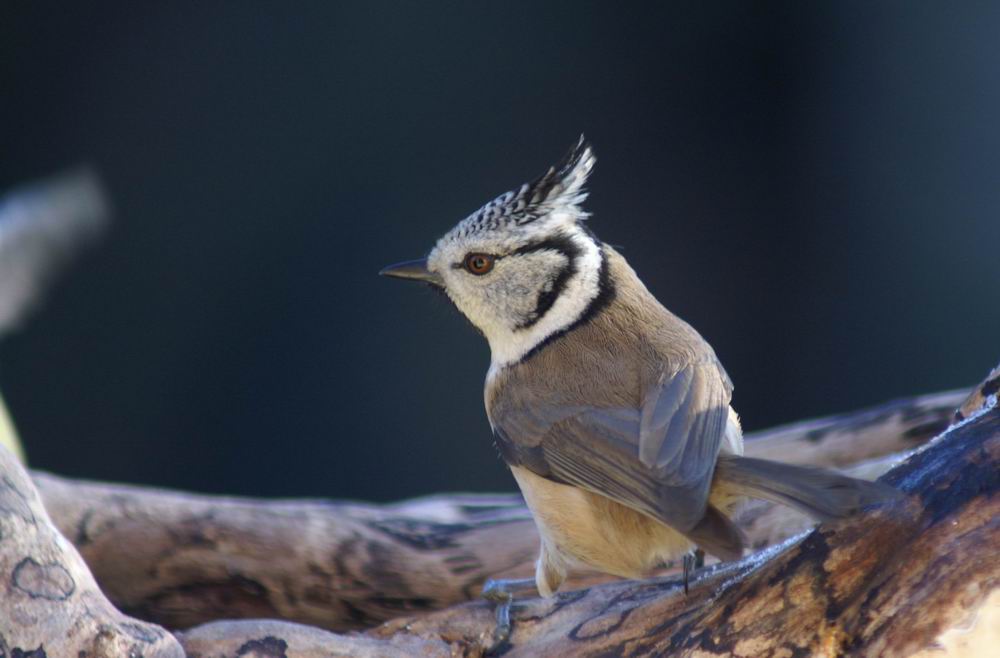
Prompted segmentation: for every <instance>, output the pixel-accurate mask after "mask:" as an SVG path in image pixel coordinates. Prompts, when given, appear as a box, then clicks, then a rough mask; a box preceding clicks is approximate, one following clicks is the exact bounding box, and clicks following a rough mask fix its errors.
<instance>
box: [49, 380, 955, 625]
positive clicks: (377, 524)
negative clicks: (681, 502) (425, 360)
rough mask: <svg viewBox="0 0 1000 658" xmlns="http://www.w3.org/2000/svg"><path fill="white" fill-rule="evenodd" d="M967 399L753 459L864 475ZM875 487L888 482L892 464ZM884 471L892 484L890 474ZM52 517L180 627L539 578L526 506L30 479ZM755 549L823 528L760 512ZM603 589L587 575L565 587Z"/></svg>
mask: <svg viewBox="0 0 1000 658" xmlns="http://www.w3.org/2000/svg"><path fill="white" fill-rule="evenodd" d="M967 394H968V392H967V391H964V392H958V393H954V392H953V393H944V394H938V395H930V396H921V397H919V398H912V399H907V400H900V401H896V402H892V403H889V404H887V405H883V406H880V407H876V408H873V409H869V410H864V411H861V412H856V413H853V414H842V415H839V416H835V417H831V418H826V419H820V420H813V421H808V422H804V423H798V424H793V425H788V426H786V427H783V428H780V429H778V430H774V431H769V432H763V433H761V434H759V435H751V436H749V437H748V440H747V454H750V455H755V456H756V455H760V456H773V455H775V454H781V455H785V456H799V454H800V453H804V454H806V455H808V459H805V458H802V457H799V459H798V461H800V462H802V463H813V464H816V465H821V466H833V465H847V464H854V463H856V462H858V461H859V460H864V459H867V458H869V457H872V456H885V455H886V453H890V452H892V453H895V452H898V451H900V450H904V449H910V448H913V447H915V446H917V445H919V444H921V443H922V442H924V441H926V440H927V439H928V438H930V437H931V436H933V435H934V434H936V433H937V432H939V431H941V430H942V429H944V428H945V427H946V426H947V425H948V422H949V420H950V419H951V418H952V416H953V414H954V411H955V409H956V408H957V407H958V405H959V404H960V403H961V402H962V400H963V399H964V398H965V397H966V395H967ZM862 463H863V464H869V466H868V469H869V472H868V473H867V474H868V475H872V476H874V475H878V474H881V472H883V471H884V470H885V469H886V468H887V467H888V466H889V465H890V463H891V462H889V461H886V462H885V463H884V464H882V465H881V466H879V467H878V468H875V469H874V470H873V469H872V468H871V466H870V462H862ZM879 469H881V470H879ZM34 479H35V482H36V484H37V485H38V487H39V489H40V491H41V492H42V496H43V498H44V500H45V505H46V508H47V509H48V510H49V513H50V514H51V515H52V517H53V519H54V520H55V522H56V524H57V525H58V526H59V528H60V529H61V530H62V531H63V532H64V533H65V534H66V535H67V536H68V537H69V538H70V539H71V540H72V541H73V542H74V544H75V545H76V546H77V548H78V549H79V550H80V552H81V553H82V554H83V556H84V558H85V559H86V561H87V563H88V564H89V565H90V568H91V569H92V570H93V572H94V574H95V576H96V577H97V580H98V582H99V583H100V584H101V587H102V588H103V590H104V591H105V592H106V593H107V594H108V596H109V597H110V598H111V599H112V600H113V601H114V602H115V603H116V604H118V605H119V606H120V607H121V608H122V609H123V610H126V611H127V612H129V613H130V614H135V615H137V616H139V617H142V618H143V619H150V620H154V621H156V622H158V623H161V624H163V625H165V626H167V627H169V628H187V627H190V626H194V625H197V624H202V623H206V622H209V621H212V620H216V619H222V618H278V619H285V620H289V621H295V622H300V623H304V624H311V625H315V626H319V627H322V628H326V629H330V630H351V629H359V628H367V627H370V626H373V625H375V624H378V623H380V622H383V621H386V620H389V619H393V618H396V617H399V616H400V615H405V614H408V613H412V612H423V611H429V610H436V609H440V608H444V607H447V606H449V605H454V604H455V603H459V602H462V601H467V600H470V599H474V598H476V597H477V596H478V594H479V591H480V589H481V587H482V584H483V582H484V581H485V580H486V579H487V578H520V577H526V576H529V575H531V574H533V573H534V560H535V558H536V557H537V552H538V536H537V533H536V531H535V526H534V523H533V522H532V520H531V516H530V514H529V513H528V511H527V509H526V508H525V507H524V506H523V503H522V502H521V499H520V497H519V496H515V495H477V496H472V495H465V496H462V495H452V496H435V497H430V498H424V499H418V500H412V501H407V502H403V503H400V504H396V505H364V504H353V503H350V504H349V503H335V502H328V501H308V500H299V501H259V500H250V499H237V498H223V497H216V496H198V495H192V494H183V493H175V492H167V491H162V490H155V489H148V488H142V487H131V486H125V485H116V484H99V483H91V482H82V481H74V480H67V479H64V478H59V477H56V476H53V475H47V474H43V473H36V474H35V475H34ZM740 523H741V525H742V527H743V529H744V530H745V531H746V533H747V535H748V537H749V539H750V540H751V542H752V544H753V545H754V546H757V547H761V546H766V545H770V544H772V543H774V542H776V541H780V540H783V539H785V538H787V537H789V536H791V535H793V534H795V533H798V532H800V531H802V530H803V529H805V528H808V527H811V525H812V523H811V521H810V520H809V519H808V518H806V517H805V516H803V515H801V514H799V513H798V512H795V511H793V510H790V509H789V508H786V507H782V506H778V505H772V504H769V503H763V502H760V503H755V504H754V505H753V506H752V507H750V508H748V509H747V511H746V512H745V513H744V515H743V516H742V517H741V519H740ZM603 580H607V578H606V577H602V576H596V575H594V574H583V573H580V574H575V576H574V579H573V580H572V581H571V582H570V583H569V584H568V587H570V588H573V587H580V586H583V585H587V584H591V583H594V582H599V581H603Z"/></svg>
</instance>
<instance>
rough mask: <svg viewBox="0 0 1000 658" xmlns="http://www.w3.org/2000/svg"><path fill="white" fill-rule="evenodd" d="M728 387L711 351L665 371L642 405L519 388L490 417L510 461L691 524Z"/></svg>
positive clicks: (715, 448) (700, 506) (673, 522)
mask: <svg viewBox="0 0 1000 658" xmlns="http://www.w3.org/2000/svg"><path fill="white" fill-rule="evenodd" d="M731 394H732V385H731V384H730V383H729V378H728V377H727V376H726V374H725V372H724V371H723V370H722V369H721V367H720V366H719V365H718V364H717V363H716V362H714V361H710V362H703V363H698V364H691V365H688V366H686V367H684V368H682V369H680V370H679V371H677V372H676V373H672V374H664V375H663V376H662V377H661V378H660V379H659V381H657V382H656V383H655V384H654V385H652V386H650V387H649V390H647V391H646V392H645V395H644V397H643V403H642V405H641V407H640V408H638V409H635V408H592V407H566V406H561V407H557V406H554V405H548V406H547V405H544V404H543V405H538V404H526V403H523V402H522V400H520V399H518V397H519V396H517V395H516V394H515V395H512V396H506V397H508V400H507V401H506V402H505V403H501V404H499V405H498V406H497V407H496V408H495V409H494V412H493V414H492V418H493V424H494V428H495V430H496V434H497V445H498V447H499V448H500V451H501V453H502V454H503V456H504V459H505V460H506V461H507V462H508V463H509V464H511V465H514V466H522V467H524V468H527V469H529V470H531V471H533V472H534V473H536V474H538V475H540V476H542V477H546V478H549V479H551V480H554V481H556V482H561V483H565V484H570V485H573V486H577V487H580V488H583V489H587V490H590V491H593V492H596V493H599V494H602V495H604V496H607V497H608V498H611V499H613V500H615V501H617V502H619V503H622V504H624V505H627V506H628V507H631V508H633V509H635V510H638V511H640V512H643V513H645V514H647V515H649V516H652V517H654V518H656V519H658V520H660V521H661V522H663V523H666V524H667V525H670V526H671V527H674V528H676V529H677V530H680V531H682V532H687V531H690V530H692V529H693V528H694V527H695V526H696V525H697V524H698V522H699V521H701V520H702V519H703V517H704V516H705V512H706V505H707V499H708V491H709V487H710V486H711V480H712V473H713V470H714V468H715V462H716V457H717V455H718V453H719V447H720V443H721V441H722V438H723V435H724V433H725V428H726V421H727V418H728V413H729V400H730V397H731ZM524 402H526V401H524Z"/></svg>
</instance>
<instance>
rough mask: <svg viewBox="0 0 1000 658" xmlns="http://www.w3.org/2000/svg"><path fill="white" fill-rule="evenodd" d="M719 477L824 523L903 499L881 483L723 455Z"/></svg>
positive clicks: (753, 495) (717, 470)
mask: <svg viewBox="0 0 1000 658" xmlns="http://www.w3.org/2000/svg"><path fill="white" fill-rule="evenodd" d="M715 477H716V478H720V479H722V480H724V481H725V482H726V484H727V485H729V486H730V487H732V488H734V489H735V490H736V491H737V492H739V493H741V494H743V495H746V496H749V497H751V498H762V499H764V500H770V501H772V502H776V503H781V504H783V505H789V506H790V507H795V508H797V509H800V510H802V511H803V512H805V513H807V514H809V515H810V516H812V517H814V518H816V519H818V520H821V521H822V520H826V519H835V518H842V517H845V516H851V515H852V514H855V513H857V512H858V511H859V510H861V508H863V507H866V506H868V505H873V504H875V503H882V502H886V501H889V500H892V499H895V498H898V497H899V496H900V492H899V491H898V490H896V489H894V488H892V487H890V486H888V485H885V484H882V483H880V482H869V481H867V480H858V479H857V478H852V477H848V476H846V475H840V474H838V473H834V472H832V471H828V470H825V469H822V468H815V467H810V466H796V465H794V464H783V463H781V462H775V461H770V460H766V459H754V458H752V457H736V456H732V455H720V456H719V462H718V464H717V465H716V467H715Z"/></svg>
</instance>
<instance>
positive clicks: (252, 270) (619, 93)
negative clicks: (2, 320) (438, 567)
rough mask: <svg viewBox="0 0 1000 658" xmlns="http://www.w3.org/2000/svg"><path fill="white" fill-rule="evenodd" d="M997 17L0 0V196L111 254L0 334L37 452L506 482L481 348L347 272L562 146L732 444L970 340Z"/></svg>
mask: <svg viewBox="0 0 1000 658" xmlns="http://www.w3.org/2000/svg"><path fill="white" fill-rule="evenodd" d="M998 34H1000V5H997V4H996V3H962V4H961V5H957V6H943V5H930V4H914V3H909V2H881V3H860V2H849V3H843V2H829V3H795V2H789V3H780V4H770V3H748V2H733V3H670V4H669V5H667V4H665V3H659V4H656V5H653V4H649V5H646V6H644V7H641V8H640V7H630V6H624V7H623V6H622V5H621V4H620V3H602V4H594V3H582V2H563V3H556V2H551V3H544V4H543V3H472V4H470V3H434V4H433V5H423V4H422V3H390V2H382V3H372V2H338V3H326V2H295V3H250V2H211V3H206V2H197V3H196V2H190V3H182V2H172V3H156V4H153V3H135V2H120V3H114V2H105V3H100V5H99V6H96V7H95V6H90V4H89V3H62V2H60V3H45V2H31V3H27V2H22V3H11V2H7V3H3V4H0V189H8V188H10V187H12V186H14V185H15V184H17V183H21V182H23V181H27V180H30V179H33V178H37V177H41V176H46V175H49V174H51V173H54V172H56V171H58V170H61V169H64V168H65V167H66V166H68V165H73V164H76V163H80V162H90V163H92V164H93V165H95V166H96V167H97V168H98V169H99V171H100V172H101V173H102V175H103V177H104V179H105V182H106V184H107V187H108V189H109V191H110V194H111V197H112V199H113V202H114V206H115V217H114V223H113V225H112V226H111V229H110V231H109V232H108V233H107V235H106V236H105V239H104V240H103V241H102V242H101V243H100V244H99V245H97V246H96V248H93V249H90V250H89V251H88V252H87V253H86V254H85V255H84V256H83V257H82V258H79V259H78V260H77V262H76V263H75V264H74V266H73V267H71V268H70V269H69V270H68V271H67V272H65V273H64V274H63V275H62V276H61V277H60V279H59V280H58V281H57V283H56V285H55V286H54V287H53V289H52V290H51V291H50V292H49V294H48V296H47V298H46V299H45V302H44V304H43V305H42V307H41V308H40V309H38V311H37V312H35V313H34V315H33V316H32V317H31V319H30V321H28V322H27V323H25V324H24V325H23V327H22V328H21V329H20V330H18V331H17V332H15V333H14V334H12V335H10V336H8V337H7V338H6V339H5V340H4V341H3V343H2V344H0V390H2V391H3V392H4V395H5V397H6V399H7V402H8V405H9V407H10V410H11V413H12V415H13V417H14V419H15V422H16V423H17V425H18V428H19V430H20V433H21V435H22V438H23V440H24V441H25V444H26V447H27V451H28V454H29V459H30V461H31V463H32V464H33V465H34V466H35V467H36V468H42V469H47V470H52V471H55V472H58V473H61V474H66V475H72V476H82V477H89V478H104V479H112V480H120V481H127V482H138V483H149V484H155V485H166V486H171V487H183V488H189V489H193V490H198V491H206V492H226V493H234V494H252V495H267V496H278V495H281V496H293V495H294V496H300V495H308V496H333V497H347V498H358V499H370V500H391V499H396V498H401V497H405V496H414V495H419V494H426V493H432V492H438V491H454V490H472V491H494V490H512V489H513V488H514V485H513V481H512V479H511V478H510V476H509V474H508V473H507V472H506V469H505V468H504V467H503V465H502V463H501V462H500V460H499V459H498V457H497V454H496V451H495V450H494V448H493V447H492V445H491V442H492V440H491V436H490V430H489V426H488V423H487V421H486V416H485V413H484V411H483V401H482V384H483V378H484V375H485V372H486V368H487V365H488V361H489V354H488V350H487V347H486V344H485V342H483V341H482V339H481V338H480V337H479V336H478V335H477V334H476V333H475V332H474V331H472V330H471V329H470V328H469V326H467V324H466V322H465V321H464V320H463V319H461V318H460V316H459V315H458V313H457V312H456V311H454V310H452V309H451V308H450V306H449V305H448V303H447V302H446V300H445V299H444V298H443V297H441V296H439V295H436V294H434V293H433V292H431V291H429V290H425V289H423V288H420V287H418V286H413V285H406V284H404V283H401V282H396V281H388V280H384V279H380V278H379V277H377V276H376V272H377V271H378V270H379V268H381V267H382V266H383V265H386V264H388V263H390V262H395V261H398V260H402V259H407V258H413V257H418V256H421V255H423V254H425V253H426V252H427V251H428V250H429V248H430V247H431V246H432V245H433V243H434V241H435V240H436V239H437V237H438V236H439V235H440V234H441V233H443V232H444V231H446V230H447V229H448V228H450V227H451V226H452V225H453V224H454V223H455V222H457V221H458V220H460V219H462V218H463V217H464V216H466V215H467V214H468V213H470V212H472V211H473V210H475V209H476V208H478V207H479V206H480V205H481V204H482V203H484V202H486V201H488V200H489V199H491V198H493V197H494V196H495V195H497V194H499V193H501V192H504V191H506V190H508V189H510V188H512V187H514V186H516V185H519V184H520V183H522V182H523V181H525V180H528V179H530V178H533V177H534V176H536V175H537V174H539V173H541V172H542V171H543V170H544V169H545V168H546V167H547V166H548V165H549V164H550V163H552V162H555V161H556V160H557V159H558V158H559V157H560V156H561V155H562V154H563V152H564V151H565V150H566V149H567V148H568V147H569V146H570V144H571V143H572V142H573V141H574V140H575V139H576V138H577V136H578V135H579V134H580V133H581V132H585V133H586V134H587V136H588V137H589V138H590V140H591V141H592V143H593V144H594V146H595V149H596V152H597V154H598V165H597V169H596V172H595V175H594V176H593V177H592V179H591V185H590V188H591V198H590V200H589V201H588V207H589V209H590V210H591V211H592V212H593V218H592V220H591V226H592V228H593V229H594V230H595V231H596V232H597V233H598V235H600V236H601V237H602V238H603V239H604V240H605V241H607V242H610V243H612V244H615V245H620V246H621V248H622V250H623V251H624V253H625V255H626V256H627V258H628V259H629V260H630V261H631V263H632V265H633V266H634V267H635V268H636V270H637V271H638V272H639V274H640V276H641V277H642V278H643V280H644V281H645V282H646V283H647V285H648V286H649V287H650V288H651V289H652V290H653V292H654V293H655V294H656V295H657V296H658V297H659V298H660V300H661V301H662V302H663V303H664V304H665V305H666V306H668V307H669V308H670V309H672V310H673V311H675V312H676V313H678V314H679V315H681V316H682V317H684V318H685V319H687V320H688V321H690V322H691V323H692V324H693V325H694V326H695V327H696V328H697V329H698V330H699V331H700V332H701V333H702V334H703V335H704V336H705V337H706V338H708V340H709V341H710V342H711V343H712V344H713V345H714V346H715V348H716V351H717V352H718V354H719V355H720V357H721V358H722V361H723V362H724V364H725V365H726V367H727V369H728V371H729V373H730V375H731V376H732V378H733V380H734V381H735V383H736V392H735V398H734V404H735V406H736V408H737V409H738V410H739V411H740V413H741V414H742V416H743V419H744V424H745V426H746V427H747V428H748V429H751V430H752V429H757V428H764V427H768V426H773V425H775V424H778V423H783V422H786V421H792V420H796V419H800V418H804V417H809V416H816V415H820V414H828V413H833V412H838V411H846V410H851V409H855V408H858V407H861V406H864V405H870V404H875V403H879V402H882V401H884V400H887V399H889V398H892V397H896V396H903V395H909V394H916V393H924V392H931V391H937V390H943V389H947V388H952V387H960V386H967V385H972V384H974V383H976V382H978V381H979V379H980V378H981V377H982V376H984V375H985V374H986V372H987V371H988V370H989V368H990V367H992V366H993V365H995V364H996V363H997V360H998V356H1000V348H998V346H997V343H996V340H997V336H998V335H1000V304H998V303H997V302H998V294H1000V293H998V290H1000V289H998V285H997V284H998V277H1000V274H998V269H997V262H998V261H997V249H996V248H997V245H998V244H1000V221H998V219H1000V121H998V117H1000V50H998V46H997V35H998Z"/></svg>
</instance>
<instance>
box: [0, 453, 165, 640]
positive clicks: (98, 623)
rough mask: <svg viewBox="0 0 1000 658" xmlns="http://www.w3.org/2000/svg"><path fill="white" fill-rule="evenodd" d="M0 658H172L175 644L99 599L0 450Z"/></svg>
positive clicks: (18, 469)
mask: <svg viewBox="0 0 1000 658" xmlns="http://www.w3.org/2000/svg"><path fill="white" fill-rule="evenodd" d="M0 578H2V579H3V580H2V582H3V587H0V656H4V657H6V656H12V657H14V656H23V657H25V658H27V657H29V656H30V657H41V658H44V657H45V656H46V655H49V656H72V657H77V656H80V657H86V658H119V657H121V656H145V657H146V658H180V657H181V656H183V655H184V653H183V651H182V649H181V647H180V645H179V644H178V643H177V641H176V640H175V639H174V638H173V637H172V636H171V635H170V634H168V633H167V632H166V631H164V630H163V629H162V628H160V627H158V626H154V625H153V624H148V623H145V622H141V621H139V620H137V619H131V618H129V617H126V616H125V615H123V614H122V613H121V612H119V611H118V610H116V609H115V608H114V606H112V605H111V603H110V602H109V601H108V600H107V598H105V596H104V594H102V593H101V590H100V589H99V588H98V587H97V583H96V582H94V578H93V577H92V576H91V574H90V571H89V570H88V569H87V565H86V564H85V563H84V561H83V559H82V558H81V557H80V554H79V553H78V552H77V551H76V549H74V548H73V546H72V545H71V544H70V543H69V542H68V541H66V539H65V538H64V537H63V536H62V535H60V534H59V531H58V530H56V528H55V526H54V525H53V524H52V521H51V520H50V519H49V516H48V515H47V514H46V513H45V509H44V508H43V507H42V503H41V500H40V499H39V497H38V492H37V491H36V490H35V487H34V485H33V484H32V483H31V480H30V479H29V477H28V474H27V473H26V472H25V470H24V468H22V466H21V464H20V463H19V462H18V460H17V458H16V457H14V455H13V454H12V453H11V452H10V451H9V450H7V449H6V448H5V447H3V446H0Z"/></svg>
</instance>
